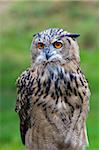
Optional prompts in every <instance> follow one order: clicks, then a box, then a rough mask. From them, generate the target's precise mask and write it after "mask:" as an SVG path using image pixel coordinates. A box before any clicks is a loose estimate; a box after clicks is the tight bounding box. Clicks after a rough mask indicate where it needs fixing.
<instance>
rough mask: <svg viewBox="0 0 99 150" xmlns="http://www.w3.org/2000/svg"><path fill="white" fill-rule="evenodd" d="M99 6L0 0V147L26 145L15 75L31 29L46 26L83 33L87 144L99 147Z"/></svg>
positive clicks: (24, 59) (25, 62)
mask: <svg viewBox="0 0 99 150" xmlns="http://www.w3.org/2000/svg"><path fill="white" fill-rule="evenodd" d="M98 10H99V2H96V1H86V2H83V1H70V2H68V1H64V2H62V1H61V2H60V1H39V2H37V1H28V2H27V1H18V0H17V1H14V0H12V1H11V2H10V1H9V0H8V1H5V0H4V1H3V0H1V1H0V54H1V55H0V65H1V73H2V76H1V78H0V81H1V90H0V91H1V96H0V104H1V105H0V114H1V115H0V150H23V149H24V147H23V145H22V143H21V139H20V133H19V119H18V116H17V114H16V113H15V111H14V108H15V101H16V86H15V81H16V78H17V77H18V76H19V75H20V73H21V72H22V71H24V70H25V69H26V68H27V67H28V66H29V65H30V63H31V56H30V55H31V53H30V44H31V40H32V35H33V34H34V33H37V32H40V31H42V30H44V29H46V28H50V27H51V28H52V27H59V28H64V29H65V30H67V31H69V32H73V33H75V32H76V33H80V34H81V36H80V37H79V38H78V43H79V45H80V56H81V68H82V70H83V72H84V73H85V75H86V78H87V79H88V81H89V86H90V89H91V99H90V113H89V116H88V121H87V128H88V137H89V148H88V150H99V116H98V115H99V99H98V98H99V44H98V41H99V34H98V33H99V30H98V28H99V24H98V20H99V18H98Z"/></svg>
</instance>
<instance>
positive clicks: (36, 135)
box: [15, 28, 90, 150]
mask: <svg viewBox="0 0 99 150" xmlns="http://www.w3.org/2000/svg"><path fill="white" fill-rule="evenodd" d="M78 36H79V34H72V33H69V32H67V31H65V30H63V29H60V28H51V29H46V30H44V31H42V32H40V33H37V34H35V35H34V36H33V41H32V44H31V55H32V62H31V65H30V67H29V68H28V69H27V70H25V71H24V72H23V73H22V74H21V75H20V76H19V77H18V79H17V101H16V108H15V111H16V112H17V113H18V115H19V118H20V133H21V139H22V142H23V144H24V145H25V148H26V149H27V150H85V148H86V145H87V144H88V140H87V132H86V119H87V114H88V111H89V98H90V90H89V87H88V83H87V81H86V79H85V76H84V74H83V73H82V71H81V68H80V57H79V46H78V44H77V37H78Z"/></svg>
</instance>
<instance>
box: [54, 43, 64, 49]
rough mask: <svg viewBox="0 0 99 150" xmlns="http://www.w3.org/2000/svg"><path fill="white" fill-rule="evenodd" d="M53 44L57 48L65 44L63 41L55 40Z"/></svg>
mask: <svg viewBox="0 0 99 150" xmlns="http://www.w3.org/2000/svg"><path fill="white" fill-rule="evenodd" d="M53 46H54V47H55V48H57V49H59V48H61V47H62V46H63V44H62V43H61V42H54V43H53Z"/></svg>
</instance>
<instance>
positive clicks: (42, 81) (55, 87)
mask: <svg viewBox="0 0 99 150" xmlns="http://www.w3.org/2000/svg"><path fill="white" fill-rule="evenodd" d="M73 78H75V75H73V74H70V73H69V72H66V71H65V70H64V68H63V67H61V66H58V65H56V66H55V65H47V66H46V67H45V69H44V72H43V70H42V71H41V72H39V75H38V76H37V78H36V81H35V85H34V94H33V99H34V104H35V105H37V106H43V108H46V109H47V108H50V109H51V111H52V112H55V111H58V110H61V109H63V108H64V109H67V110H68V108H67V107H68V106H66V105H65V102H66V103H67V98H68V97H71V96H72V95H73V91H72V87H73V82H71V80H73ZM68 105H69V106H70V104H69V102H68ZM70 109H73V107H72V106H71V107H70V108H69V110H70Z"/></svg>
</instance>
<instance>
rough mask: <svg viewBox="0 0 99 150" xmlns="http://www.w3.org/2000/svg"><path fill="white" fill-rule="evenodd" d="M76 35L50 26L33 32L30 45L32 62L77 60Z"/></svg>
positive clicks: (62, 62)
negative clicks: (35, 32)
mask: <svg viewBox="0 0 99 150" xmlns="http://www.w3.org/2000/svg"><path fill="white" fill-rule="evenodd" d="M78 36H79V34H72V33H69V32H67V31H64V30H63V29H60V28H51V29H47V30H44V31H42V32H40V33H37V34H35V35H34V36H33V41H32V45H31V50H32V62H33V63H35V64H41V63H50V62H59V63H61V64H64V63H66V62H67V61H71V60H73V59H75V60H76V61H77V62H79V47H78V44H77V40H76V38H77V37H78Z"/></svg>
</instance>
